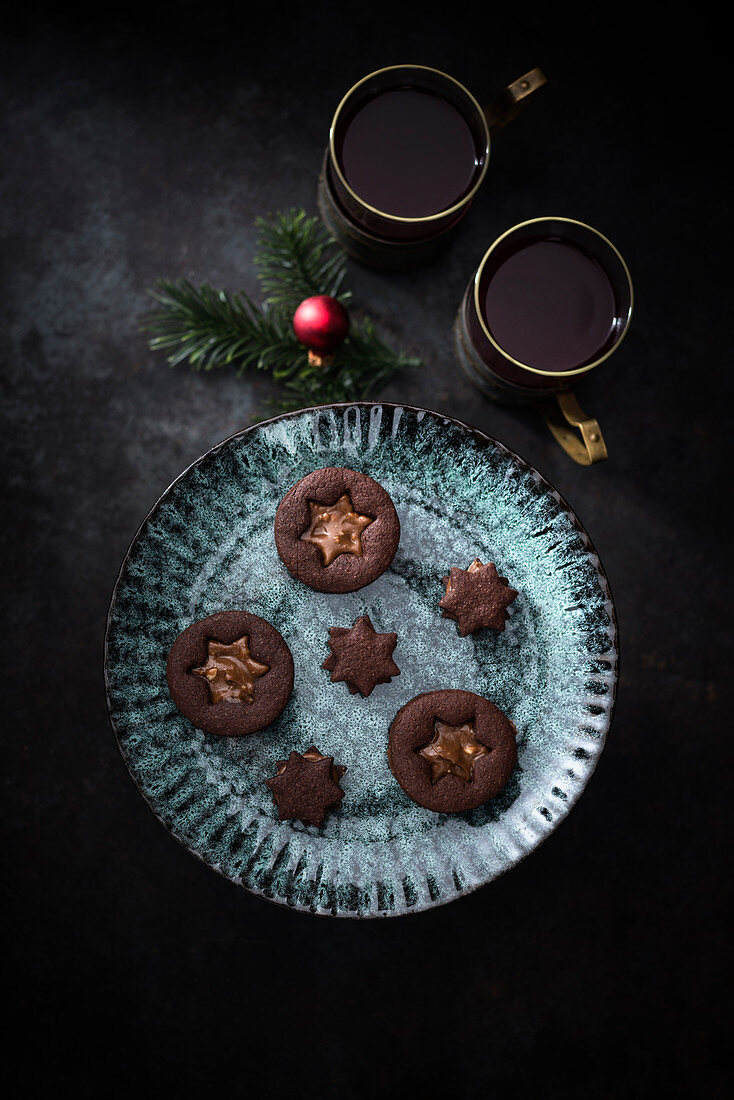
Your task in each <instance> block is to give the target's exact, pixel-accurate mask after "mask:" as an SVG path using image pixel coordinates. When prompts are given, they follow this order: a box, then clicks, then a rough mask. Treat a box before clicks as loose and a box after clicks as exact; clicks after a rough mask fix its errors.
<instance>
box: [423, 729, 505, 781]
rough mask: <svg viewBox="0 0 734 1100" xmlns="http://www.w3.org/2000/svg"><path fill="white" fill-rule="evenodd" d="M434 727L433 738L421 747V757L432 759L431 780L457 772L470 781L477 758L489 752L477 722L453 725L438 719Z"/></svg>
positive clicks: (459, 776)
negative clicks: (476, 728) (478, 734)
mask: <svg viewBox="0 0 734 1100" xmlns="http://www.w3.org/2000/svg"><path fill="white" fill-rule="evenodd" d="M434 729H435V733H434V736H433V740H432V741H429V743H428V744H427V745H424V746H423V748H422V749H419V750H418V755H419V756H423V757H425V759H426V760H428V761H430V764H431V783H438V781H439V780H440V779H443V777H444V776H445V775H455V776H457V777H458V778H459V779H463V780H464V782H465V783H470V782H471V779H472V775H473V773H474V762H475V760H477V759H478V757H480V756H486V755H487V752H488V749H487V747H486V745H483V744H482V743H481V741H477V739H476V737H475V735H474V723H473V722H464V724H463V725H461V726H450V725H449V724H448V722H441V721H440V720H439V719H438V718H437V719H436V723H435V726H434Z"/></svg>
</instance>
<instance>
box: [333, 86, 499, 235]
mask: <svg viewBox="0 0 734 1100" xmlns="http://www.w3.org/2000/svg"><path fill="white" fill-rule="evenodd" d="M485 155H486V153H485V135H484V132H483V130H481V131H479V132H478V128H476V127H475V128H474V132H472V127H471V126H470V124H469V122H468V121H467V119H466V118H465V117H464V114H463V113H462V111H460V110H459V108H458V107H456V106H454V104H453V103H451V102H450V101H449V100H448V99H445V98H444V97H443V96H441V95H438V94H437V93H436V92H433V91H429V90H427V89H426V90H424V89H421V88H407V87H395V88H387V89H386V90H385V91H382V92H377V93H375V95H373V96H372V97H371V98H369V99H367V100H365V101H364V102H363V103H361V104H359V105H358V106H357V108H356V110H354V112H352V113H351V117H349V118H348V119H347V121H346V122H345V125H344V127H343V129H342V131H341V133H340V136H339V141H338V145H337V158H338V161H339V163H340V165H341V169H342V172H343V175H344V179H345V180H346V182H347V184H348V185H349V187H351V189H352V190H353V191H354V192H355V193H356V194H358V195H359V196H360V198H361V199H362V200H363V201H364V202H365V203H367V204H368V205H369V206H372V207H375V208H376V209H378V210H382V211H384V212H385V213H387V214H391V215H394V216H397V217H402V218H428V217H431V216H432V215H435V214H439V213H440V212H441V211H442V210H448V209H449V208H450V207H452V206H455V205H456V203H457V202H460V200H461V199H463V198H464V196H465V195H466V194H468V192H469V191H470V190H471V188H472V186H473V184H474V182H475V180H476V179H477V178H478V176H479V174H480V172H481V171H482V169H483V167H484V161H485Z"/></svg>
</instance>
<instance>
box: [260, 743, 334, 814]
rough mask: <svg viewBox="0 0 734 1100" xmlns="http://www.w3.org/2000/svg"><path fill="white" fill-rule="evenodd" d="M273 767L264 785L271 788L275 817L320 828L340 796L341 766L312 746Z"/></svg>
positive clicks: (293, 753) (294, 753)
mask: <svg viewBox="0 0 734 1100" xmlns="http://www.w3.org/2000/svg"><path fill="white" fill-rule="evenodd" d="M277 766H278V771H277V772H276V774H275V775H274V776H273V777H272V779H266V780H265V785H266V786H267V787H270V790H271V791H272V794H273V798H274V799H275V803H276V805H277V807H278V817H279V819H280V820H281V821H285V820H286V819H298V820H299V821H302V822H303V824H304V825H316V826H317V828H321V826H322V825H323V823H324V818H325V817H326V813H327V811H328V810H330V809H333V808H334V807H336V806H338V805H339V804H340V803H341V800H342V799H343V798H344V791H343V790H342V789H341V787H340V786H339V780H340V779H341V777H342V776H343V775H344V773H345V771H346V770H347V769H346V768H345V766H344V765H343V764H335V763H334V757H333V756H324V755H323V754H322V753H320V752H319V750H318V749H317V748H316V747H315V746H314V745H312V746H311V748H310V749H307V750H306V752H304V753H303V754H301V753H300V752H296V751H295V750H294V751H293V752H292V753H291V754H290V756H289V757H288V759H287V760H279V761H278V765H277Z"/></svg>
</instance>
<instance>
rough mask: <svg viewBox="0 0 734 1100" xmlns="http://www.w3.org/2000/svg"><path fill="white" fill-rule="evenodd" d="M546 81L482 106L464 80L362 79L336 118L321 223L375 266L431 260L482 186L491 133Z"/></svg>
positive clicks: (517, 86)
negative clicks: (462, 81) (460, 81)
mask: <svg viewBox="0 0 734 1100" xmlns="http://www.w3.org/2000/svg"><path fill="white" fill-rule="evenodd" d="M545 83H546V78H545V76H544V75H543V73H542V72H541V71H540V69H532V70H531V71H530V72H528V73H526V74H525V75H524V76H521V77H520V78H519V79H518V80H516V81H514V82H513V83H512V84H510V85H509V86H508V87H507V88H505V90H504V91H503V92H502V93H501V94H500V95H499V96H498V97H497V98H496V99H495V100H493V101H492V103H490V105H489V106H488V107H485V108H482V107H481V106H480V105H479V103H478V101H477V100H476V99H475V98H474V96H473V95H472V93H471V92H470V91H469V90H468V89H467V88H465V87H464V85H463V84H461V83H459V81H458V80H456V79H455V78H454V77H452V76H449V75H448V73H444V72H441V71H440V70H438V69H433V68H430V67H429V66H426V65H390V66H387V67H386V68H384V69H378V70H377V71H376V72H373V73H370V74H369V75H368V76H365V77H363V78H362V79H361V80H360V81H358V82H357V83H356V84H355V85H354V86H353V87H352V88H350V90H349V91H348V92H347V94H346V95H345V96H344V97H343V99H342V100H341V102H340V103H339V105H338V107H337V108H336V111H335V113H334V117H333V119H332V123H331V128H330V131H329V145H328V148H327V150H326V153H325V156H324V161H323V165H322V170H321V175H320V178H319V191H318V200H319V211H320V214H321V217H322V219H323V221H324V222H325V223H326V225H327V226H328V228H329V229H330V230H331V232H332V233H333V235H334V236H335V237H336V238H337V239H338V240H339V241H340V242H341V244H342V245H343V246H344V248H345V249H346V250H347V251H348V252H350V253H351V255H352V256H354V257H355V258H356V259H358V260H361V261H362V262H364V263H366V264H368V265H371V266H374V267H383V268H390V267H400V266H407V265H408V264H411V263H414V262H416V261H421V260H423V259H427V258H430V257H431V256H432V255H433V254H434V253H435V252H437V251H438V249H439V247H440V246H441V245H443V244H444V243H445V242H446V241H447V239H448V238H450V236H451V234H452V231H453V230H454V229H455V228H456V227H457V226H458V224H459V222H460V221H461V219H462V218H463V217H464V215H465V214H466V212H467V210H468V209H469V207H470V205H471V203H472V201H473V199H474V196H475V195H476V193H477V191H478V189H479V187H480V186H481V184H482V182H483V180H484V177H485V175H486V172H487V166H488V164H489V157H490V151H491V139H492V135H494V134H496V133H498V132H499V131H500V130H501V129H502V128H503V127H504V126H505V125H506V124H507V123H508V122H509V121H510V120H511V119H513V118H514V117H515V116H516V115H517V114H518V113H519V111H520V109H521V108H522V107H523V106H524V104H525V103H526V102H527V100H528V99H529V98H530V96H531V95H532V94H533V93H534V92H535V91H537V89H538V88H540V87H542V86H543V84H545Z"/></svg>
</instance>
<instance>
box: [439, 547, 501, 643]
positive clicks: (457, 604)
mask: <svg viewBox="0 0 734 1100" xmlns="http://www.w3.org/2000/svg"><path fill="white" fill-rule="evenodd" d="M443 583H444V584H445V585H446V594H445V595H444V596H443V598H442V599H441V600H440V601H439V605H438V606H439V607H440V608H441V609H442V611H443V614H444V615H445V616H446V617H447V618H449V619H455V620H456V622H457V623H458V624H459V632H460V634H461V636H462V637H465V636H466V635H467V634H473V633H474V631H475V630H480V629H481V628H482V627H486V626H489V627H491V628H492V629H493V630H504V629H505V619H506V618H507V608H508V607H509V606H510V604H511V603H512V601H513V600H514V599H516V597H517V596H518V593H517V592H516V591H515V589H514V588H510V586H509V585H508V583H507V577H500V576H499V574H498V573H497V569H496V567H495V565H494V562H491V561H490V562H488V563H487V565H482V563H481V562H480V561H479V559H478V558H476V559H475V560H474V561H473V562H472V563H471V565H470V566H469V568H468V569H457V568H456V567H455V566H453V567H452V569H451V574H450V575H449V576H448V577H444V578H443Z"/></svg>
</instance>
